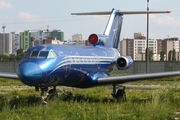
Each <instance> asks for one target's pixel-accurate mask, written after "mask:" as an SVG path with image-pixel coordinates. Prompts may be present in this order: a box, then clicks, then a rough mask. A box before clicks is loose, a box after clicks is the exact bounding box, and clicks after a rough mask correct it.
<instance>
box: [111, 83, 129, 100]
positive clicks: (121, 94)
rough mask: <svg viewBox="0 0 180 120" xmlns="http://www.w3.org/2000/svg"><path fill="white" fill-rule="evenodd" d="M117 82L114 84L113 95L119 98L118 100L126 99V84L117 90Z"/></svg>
mask: <svg viewBox="0 0 180 120" xmlns="http://www.w3.org/2000/svg"><path fill="white" fill-rule="evenodd" d="M116 85H117V84H116V83H114V84H113V91H112V94H111V95H112V96H113V97H114V98H115V99H117V101H126V93H125V86H120V89H119V90H118V91H117V92H116Z"/></svg>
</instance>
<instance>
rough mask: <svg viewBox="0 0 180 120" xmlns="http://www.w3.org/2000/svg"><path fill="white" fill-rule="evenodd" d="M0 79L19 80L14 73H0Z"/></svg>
mask: <svg viewBox="0 0 180 120" xmlns="http://www.w3.org/2000/svg"><path fill="white" fill-rule="evenodd" d="M0 77H1V78H10V79H19V77H18V75H17V74H16V73H9V72H0Z"/></svg>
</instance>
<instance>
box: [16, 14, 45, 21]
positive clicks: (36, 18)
mask: <svg viewBox="0 0 180 120" xmlns="http://www.w3.org/2000/svg"><path fill="white" fill-rule="evenodd" d="M18 17H19V18H20V19H21V20H22V21H24V22H48V20H46V19H41V18H40V17H39V16H36V15H31V14H30V13H26V12H20V13H19V15H18Z"/></svg>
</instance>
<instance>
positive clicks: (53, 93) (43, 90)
mask: <svg viewBox="0 0 180 120" xmlns="http://www.w3.org/2000/svg"><path fill="white" fill-rule="evenodd" d="M35 89H36V91H38V90H39V87H35ZM40 89H41V98H42V101H43V103H44V104H47V101H48V100H49V99H51V98H52V97H54V96H57V95H58V94H57V91H56V86H53V88H52V89H50V90H49V91H48V86H47V87H40ZM47 91H48V92H47Z"/></svg>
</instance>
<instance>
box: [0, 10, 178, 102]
mask: <svg viewBox="0 0 180 120" xmlns="http://www.w3.org/2000/svg"><path fill="white" fill-rule="evenodd" d="M147 13H148V14H156V13H170V11H148V12H147V11H139V12H138V11H131V12H126V11H125V12H123V11H119V10H115V9H113V10H112V11H111V12H91V13H72V15H109V14H111V15H110V18H109V21H108V23H107V26H106V29H105V31H104V33H103V34H91V35H90V36H89V38H88V40H89V42H90V43H91V46H73V45H57V44H56V45H55V44H44V45H38V46H34V47H32V48H29V49H28V50H27V52H26V55H25V57H24V58H23V59H22V60H21V61H20V63H19V66H18V69H17V74H15V73H14V74H10V73H0V76H1V77H6V78H16V79H20V80H21V81H22V82H23V83H24V84H26V85H29V86H35V88H36V89H38V88H40V89H41V94H42V95H43V93H44V92H45V91H46V90H47V89H46V88H47V87H53V89H51V90H49V93H52V94H55V93H56V86H70V87H77V88H89V87H94V86H99V85H107V84H111V85H113V92H112V96H113V97H114V98H116V99H119V98H122V97H123V96H125V89H119V90H118V91H116V85H118V84H122V83H125V82H134V81H138V80H147V79H153V78H161V77H168V76H178V75H180V71H176V72H163V73H151V74H138V75H128V76H115V77H111V76H109V75H110V72H111V71H112V70H113V67H114V66H116V67H117V68H118V69H119V70H125V69H128V68H129V67H131V66H132V64H133V60H132V58H131V57H130V56H121V55H120V53H119V52H118V50H117V47H118V42H119V38H120V32H121V26H122V20H123V17H122V16H123V15H125V14H147ZM123 88H125V87H123Z"/></svg>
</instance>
